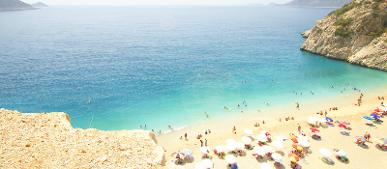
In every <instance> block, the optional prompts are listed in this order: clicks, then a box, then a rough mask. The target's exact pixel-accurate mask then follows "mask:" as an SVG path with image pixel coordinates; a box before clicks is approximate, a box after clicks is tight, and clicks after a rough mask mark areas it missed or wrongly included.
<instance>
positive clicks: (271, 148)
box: [262, 145, 273, 153]
mask: <svg viewBox="0 0 387 169" xmlns="http://www.w3.org/2000/svg"><path fill="white" fill-rule="evenodd" d="M262 148H263V150H264V151H265V153H272V152H273V147H270V146H268V145H263V146H262Z"/></svg>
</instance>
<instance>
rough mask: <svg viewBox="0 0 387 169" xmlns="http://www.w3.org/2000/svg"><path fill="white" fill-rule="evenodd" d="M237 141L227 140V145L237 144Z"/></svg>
mask: <svg viewBox="0 0 387 169" xmlns="http://www.w3.org/2000/svg"><path fill="white" fill-rule="evenodd" d="M236 142H237V141H235V140H234V139H227V140H226V144H235V143H236Z"/></svg>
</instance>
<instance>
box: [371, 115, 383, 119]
mask: <svg viewBox="0 0 387 169" xmlns="http://www.w3.org/2000/svg"><path fill="white" fill-rule="evenodd" d="M370 116H371V117H372V118H374V119H380V118H381V117H380V116H378V115H376V114H371V115H370Z"/></svg>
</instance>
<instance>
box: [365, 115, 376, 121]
mask: <svg viewBox="0 0 387 169" xmlns="http://www.w3.org/2000/svg"><path fill="white" fill-rule="evenodd" d="M363 118H364V119H366V120H369V121H372V120H374V119H373V118H371V117H369V116H363Z"/></svg>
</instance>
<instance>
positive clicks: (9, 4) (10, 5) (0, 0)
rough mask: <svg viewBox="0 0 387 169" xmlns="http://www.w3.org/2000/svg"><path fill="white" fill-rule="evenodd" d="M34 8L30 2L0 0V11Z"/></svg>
mask: <svg viewBox="0 0 387 169" xmlns="http://www.w3.org/2000/svg"><path fill="white" fill-rule="evenodd" d="M29 9H35V8H34V7H32V6H31V5H30V4H27V3H24V2H22V1H19V0H0V11H16V10H29Z"/></svg>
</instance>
